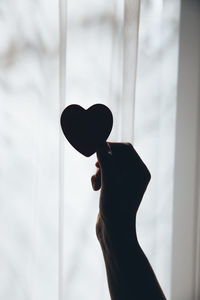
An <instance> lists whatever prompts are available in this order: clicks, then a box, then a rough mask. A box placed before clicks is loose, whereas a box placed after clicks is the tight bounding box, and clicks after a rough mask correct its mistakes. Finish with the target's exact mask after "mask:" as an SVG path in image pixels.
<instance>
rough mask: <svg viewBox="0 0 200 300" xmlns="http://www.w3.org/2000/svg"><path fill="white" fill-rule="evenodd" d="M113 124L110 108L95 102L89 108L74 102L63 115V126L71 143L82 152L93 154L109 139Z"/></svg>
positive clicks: (87, 154)
mask: <svg viewBox="0 0 200 300" xmlns="http://www.w3.org/2000/svg"><path fill="white" fill-rule="evenodd" d="M112 125H113V116H112V113H111V111H110V109H109V108H108V107H107V106H105V105H103V104H95V105H93V106H91V107H89V108H88V109H87V110H85V109H84V108H82V107H81V106H79V105H76V104H72V105H69V106H68V107H66V108H65V109H64V111H63V112H62V115H61V127H62V130H63V133H64V135H65V137H66V138H67V140H68V141H69V142H70V144H71V145H72V146H73V147H74V148H75V149H76V150H77V151H79V152H80V153H81V154H83V155H85V156H87V157H88V156H91V155H92V154H93V153H95V152H96V151H97V150H98V148H99V147H100V146H101V145H102V144H103V143H104V142H105V141H106V140H107V138H108V136H109V134H110V132H111V130H112Z"/></svg>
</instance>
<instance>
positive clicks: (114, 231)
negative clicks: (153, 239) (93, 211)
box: [96, 214, 138, 247]
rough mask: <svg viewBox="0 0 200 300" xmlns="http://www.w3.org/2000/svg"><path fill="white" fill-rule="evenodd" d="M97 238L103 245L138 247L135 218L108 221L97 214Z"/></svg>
mask: <svg viewBox="0 0 200 300" xmlns="http://www.w3.org/2000/svg"><path fill="white" fill-rule="evenodd" d="M96 234H97V238H98V240H99V241H100V242H101V243H104V244H112V245H116V246H117V245H119V244H124V245H126V244H129V245H131V246H133V247H138V240H137V234H136V227H135V218H134V217H133V218H124V217H122V218H120V217H118V218H117V219H112V220H110V219H109V220H108V219H107V218H105V217H104V216H102V215H101V214H99V218H98V222H97V226H96Z"/></svg>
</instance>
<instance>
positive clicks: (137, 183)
mask: <svg viewBox="0 0 200 300" xmlns="http://www.w3.org/2000/svg"><path fill="white" fill-rule="evenodd" d="M97 157H98V162H97V163H96V166H97V172H96V174H95V175H93V176H92V178H91V181H92V186H93V189H94V190H99V189H100V188H101V194H100V215H101V216H102V217H103V218H104V219H105V220H107V221H108V222H109V221H112V222H114V221H115V220H117V219H118V218H120V221H126V220H130V219H133V218H135V215H136V212H137V209H138V207H139V205H140V202H141V199H142V197H143V194H144V192H145V190H146V187H147V185H148V183H149V181H150V178H151V176H150V173H149V171H148V169H147V167H146V166H145V164H144V163H143V161H142V160H141V158H140V157H139V155H138V154H137V152H136V151H135V149H134V148H133V146H132V145H131V144H125V143H108V144H106V143H105V144H104V145H103V146H102V148H101V149H100V150H99V151H98V153H97Z"/></svg>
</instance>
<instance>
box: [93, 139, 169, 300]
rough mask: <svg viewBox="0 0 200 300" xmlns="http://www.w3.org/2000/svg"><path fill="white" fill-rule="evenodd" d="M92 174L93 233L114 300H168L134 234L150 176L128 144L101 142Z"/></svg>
mask: <svg viewBox="0 0 200 300" xmlns="http://www.w3.org/2000/svg"><path fill="white" fill-rule="evenodd" d="M97 158H98V162H97V163H96V167H97V172H96V174H95V175H93V176H92V178H91V181H92V186H93V189H94V190H99V189H100V188H101V193H100V204H99V215H98V219H97V225H96V233H97V237H98V240H99V242H100V245H101V248H102V251H103V255H104V260H105V265H106V271H107V279H108V285H109V290H110V295H111V299H112V300H134V299H135V300H147V299H152V300H163V299H166V298H165V296H164V294H163V292H162V289H161V288H160V285H159V283H158V281H157V278H156V276H155V274H154V272H153V269H152V268H151V265H150V263H149V261H148V259H147V258H146V256H145V254H144V252H143V251H142V249H141V247H140V245H139V243H138V240H137V234H136V226H135V220H136V213H137V210H138V207H139V205H140V202H141V200H142V197H143V194H144V192H145V190H146V188H147V185H148V183H149V181H150V178H151V176H150V173H149V171H148V169H147V167H146V166H145V164H144V163H143V161H142V160H141V158H140V157H139V155H138V154H137V152H136V151H135V150H134V148H133V146H132V145H131V144H122V143H105V144H104V145H103V146H102V147H101V149H99V151H98V153H97Z"/></svg>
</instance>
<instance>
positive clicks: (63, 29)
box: [0, 0, 180, 300]
mask: <svg viewBox="0 0 200 300" xmlns="http://www.w3.org/2000/svg"><path fill="white" fill-rule="evenodd" d="M140 2H141V3H140ZM179 5H180V3H179V0H165V1H162V0H148V1H145V0H141V1H139V0H135V1H131V0H111V1H106V0H103V1H97V0H83V1H78V0H67V1H65V0H60V1H59V2H58V0H51V1H48V0H37V1H36V0H34V1H33V0H26V1H25V0H21V1H20V2H19V1H13V0H12V1H11V0H8V1H6V2H5V1H4V2H3V1H2V2H1V3H0V11H1V15H2V16H3V17H2V18H1V20H0V22H1V26H0V31H1V47H0V64H1V69H0V83H1V85H0V95H1V98H0V99H1V100H0V105H1V118H0V122H1V127H0V130H1V135H0V136H1V156H0V161H1V170H0V179H1V189H0V205H1V209H0V224H1V226H0V236H1V238H0V279H1V285H0V298H2V299H5V300H10V299H16V300H18V299H20V300H22V299H25V300H27V299H33V300H36V299H37V300H40V299H41V300H43V299H49V300H51V299H52V300H55V299H59V300H61V299H69V300H76V299H78V300H79V299H82V300H84V299H87V300H90V299H95V300H98V299H99V300H100V299H101V300H103V299H109V294H108V288H107V282H106V275H105V268H104V263H103V258H102V253H101V249H100V246H99V244H98V242H97V239H96V236H95V223H96V216H97V213H98V197H99V194H98V193H96V192H93V191H92V188H91V184H90V177H91V175H92V174H93V172H95V167H94V163H95V161H96V158H95V155H94V156H92V157H91V158H89V159H88V158H84V157H82V156H81V155H80V154H79V153H76V151H74V149H72V147H71V146H70V145H69V144H68V143H67V142H66V140H65V139H64V137H63V135H62V134H61V131H60V126H59V117H60V112H61V110H62V109H63V108H64V107H65V106H67V105H69V104H71V103H78V104H80V105H82V106H83V107H85V108H87V107H89V106H90V105H92V104H94V103H98V102H100V103H105V104H106V105H108V106H109V107H110V109H111V110H112V112H113V115H114V127H113V131H112V134H111V137H110V140H111V141H129V142H132V143H133V144H134V146H135V148H136V150H137V151H138V152H139V154H140V155H141V157H142V158H143V160H144V161H145V162H146V164H147V166H148V167H149V169H150V171H151V173H152V180H151V184H150V186H149V188H148V191H147V193H146V195H145V197H144V201H143V203H142V206H141V208H140V211H139V215H138V219H137V227H138V236H139V240H140V242H141V244H142V246H143V248H144V250H145V253H146V254H147V256H148V258H149V260H150V262H151V263H152V265H153V267H154V269H155V272H156V274H157V276H158V279H159V281H160V282H161V285H162V287H163V289H164V291H165V293H166V295H167V296H169V294H170V260H171V256H170V255H171V240H172V239H171V231H172V201H173V195H172V189H173V166H174V140H175V113H176V88H177V78H176V77H177V57H178V26H179ZM59 41H60V42H59ZM136 75H137V76H136ZM163 191H164V193H163ZM168 298H169V297H168ZM175 300H176V299H175Z"/></svg>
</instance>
